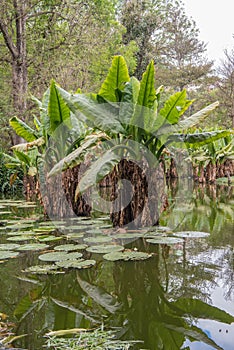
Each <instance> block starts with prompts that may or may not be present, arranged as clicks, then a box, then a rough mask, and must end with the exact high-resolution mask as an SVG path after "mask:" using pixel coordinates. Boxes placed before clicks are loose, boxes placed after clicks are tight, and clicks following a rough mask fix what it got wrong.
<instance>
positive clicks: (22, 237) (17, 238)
mask: <svg viewBox="0 0 234 350" xmlns="http://www.w3.org/2000/svg"><path fill="white" fill-rule="evenodd" d="M33 239H35V238H34V236H32V235H18V236H12V237H9V238H7V241H12V242H22V241H29V240H33Z"/></svg>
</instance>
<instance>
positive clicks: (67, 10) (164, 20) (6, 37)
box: [0, 0, 234, 150]
mask: <svg viewBox="0 0 234 350" xmlns="http://www.w3.org/2000/svg"><path fill="white" fill-rule="evenodd" d="M117 54H121V55H123V56H124V57H125V59H126V61H127V63H128V66H129V70H130V73H131V74H134V75H135V76H136V77H138V78H139V79H140V78H141V76H142V73H143V72H144V71H145V69H146V66H147V64H148V63H149V62H150V60H151V59H153V60H154V63H155V68H156V82H157V86H156V87H159V86H161V85H163V86H164V88H165V92H166V93H165V94H164V98H165V99H166V98H167V96H169V95H170V94H171V93H173V92H175V91H181V90H182V89H184V88H186V89H187V92H188V97H189V98H190V99H193V98H195V99H196V102H195V103H194V104H193V107H192V108H190V110H189V114H192V113H193V112H194V110H198V109H201V108H202V107H204V106H206V105H208V104H209V103H212V102H214V101H215V100H219V102H220V106H219V108H217V109H216V110H215V112H214V113H212V114H211V115H210V117H209V118H208V119H206V121H205V122H204V123H205V124H204V125H201V126H202V127H207V128H209V127H221V128H231V127H234V50H229V51H227V50H226V51H225V53H224V57H225V58H224V60H223V61H222V62H221V63H220V65H219V67H218V68H217V67H216V68H215V66H214V62H212V61H210V60H209V59H208V58H207V56H206V44H205V43H204V42H202V41H201V40H200V39H199V29H198V28H197V25H196V23H195V22H194V20H193V19H192V18H190V17H189V16H188V15H187V14H186V12H185V8H184V5H183V2H182V1H180V0H177V1H174V0H145V1H144V0H141V1H140V0H89V1H83V0H60V1H58V0H1V13H0V101H1V103H0V128H1V139H0V150H1V149H2V150H6V149H9V147H10V146H12V145H13V144H15V143H17V142H18V140H17V136H16V135H15V134H14V131H13V130H12V129H11V128H10V126H9V119H10V117H12V116H14V115H15V116H18V117H20V118H22V119H23V120H25V121H26V122H27V123H29V124H30V123H33V116H34V115H37V114H38V109H37V107H36V105H35V104H34V102H33V100H32V99H31V96H32V95H33V96H36V97H37V98H39V99H40V98H41V97H42V94H43V93H44V91H45V90H46V89H47V88H48V87H49V85H50V81H51V79H54V80H55V81H56V82H57V83H58V84H60V85H61V86H62V87H63V88H65V89H66V90H69V91H77V89H82V91H83V92H89V91H94V90H97V89H98V88H99V87H100V85H101V82H102V81H103V78H104V77H105V76H106V73H107V70H108V68H109V66H110V62H111V58H112V57H113V55H117ZM162 102H163V101H162Z"/></svg>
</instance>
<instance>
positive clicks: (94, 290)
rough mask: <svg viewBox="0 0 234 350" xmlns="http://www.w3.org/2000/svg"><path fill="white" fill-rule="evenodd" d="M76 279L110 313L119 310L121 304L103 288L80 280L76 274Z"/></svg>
mask: <svg viewBox="0 0 234 350" xmlns="http://www.w3.org/2000/svg"><path fill="white" fill-rule="evenodd" d="M77 281H78V283H79V285H80V287H81V288H82V289H83V291H84V292H85V293H87V294H88V295H89V296H90V297H91V298H92V299H93V300H94V301H95V302H96V303H97V304H99V305H101V306H102V307H103V308H104V309H106V310H107V311H109V312H110V313H112V314H114V313H115V312H116V311H118V310H119V308H120V306H121V304H119V303H118V301H117V300H116V299H115V298H114V297H113V296H112V295H110V294H108V293H107V292H106V291H105V290H104V289H103V288H100V287H97V286H94V285H92V284H90V283H88V282H86V281H84V280H82V279H81V278H80V277H79V276H78V275H77Z"/></svg>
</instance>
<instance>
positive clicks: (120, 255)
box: [103, 251, 152, 261]
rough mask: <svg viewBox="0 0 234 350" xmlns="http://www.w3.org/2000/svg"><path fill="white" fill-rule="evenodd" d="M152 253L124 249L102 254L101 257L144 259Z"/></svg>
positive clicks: (125, 259)
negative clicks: (123, 250)
mask: <svg viewBox="0 0 234 350" xmlns="http://www.w3.org/2000/svg"><path fill="white" fill-rule="evenodd" d="M151 256H152V254H148V253H145V252H135V251H125V252H111V253H108V254H105V255H103V258H104V259H106V260H109V261H118V260H124V261H129V260H133V261H135V260H146V259H149V258H151Z"/></svg>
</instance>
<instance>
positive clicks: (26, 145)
mask: <svg viewBox="0 0 234 350" xmlns="http://www.w3.org/2000/svg"><path fill="white" fill-rule="evenodd" d="M44 144H45V139H44V137H39V138H38V139H36V140H34V141H31V142H27V143H18V145H15V146H12V147H11V149H13V150H16V151H21V152H25V151H27V150H28V149H30V148H33V147H35V146H36V147H40V146H42V145H44Z"/></svg>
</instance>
